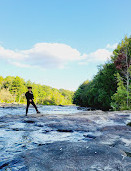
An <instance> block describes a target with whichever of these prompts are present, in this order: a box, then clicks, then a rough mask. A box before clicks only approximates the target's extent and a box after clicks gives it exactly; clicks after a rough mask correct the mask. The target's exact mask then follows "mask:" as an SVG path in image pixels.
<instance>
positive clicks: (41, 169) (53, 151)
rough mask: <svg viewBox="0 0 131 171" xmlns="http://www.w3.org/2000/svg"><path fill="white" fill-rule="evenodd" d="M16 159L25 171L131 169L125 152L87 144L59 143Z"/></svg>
mask: <svg viewBox="0 0 131 171" xmlns="http://www.w3.org/2000/svg"><path fill="white" fill-rule="evenodd" d="M19 159H20V160H22V162H20V160H19V163H23V167H22V168H23V169H24V170H25V171H26V170H29V171H104V170H106V171H130V170H131V158H130V157H127V156H126V154H125V153H124V152H122V151H119V150H118V149H117V148H114V147H109V146H106V145H98V144H95V143H89V142H73V143H72V142H67V141H62V142H54V143H50V144H45V145H43V146H41V147H38V148H36V149H34V150H28V151H26V152H25V153H24V154H23V155H22V156H21V157H20V156H19ZM14 163H15V162H14ZM16 163H17V161H16ZM12 168H13V166H12ZM22 168H21V170H23V169H22Z"/></svg>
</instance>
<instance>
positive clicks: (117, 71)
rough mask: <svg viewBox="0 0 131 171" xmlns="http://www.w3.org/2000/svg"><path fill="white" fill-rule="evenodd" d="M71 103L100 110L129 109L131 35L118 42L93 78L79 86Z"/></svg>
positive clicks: (130, 106)
mask: <svg viewBox="0 0 131 171" xmlns="http://www.w3.org/2000/svg"><path fill="white" fill-rule="evenodd" d="M73 103H74V104H76V105H80V106H87V107H89V106H90V107H94V108H96V109H102V110H109V109H114V110H127V109H131V37H129V38H128V37H125V38H124V39H123V40H122V42H121V43H119V44H118V46H117V48H116V49H115V50H114V51H113V55H112V56H111V60H110V61H108V62H107V63H106V64H104V65H101V66H99V68H98V73H97V74H96V75H95V77H94V78H93V80H91V81H88V80H87V81H85V82H84V83H83V84H82V85H80V86H79V88H78V90H77V91H76V92H75V94H74V98H73Z"/></svg>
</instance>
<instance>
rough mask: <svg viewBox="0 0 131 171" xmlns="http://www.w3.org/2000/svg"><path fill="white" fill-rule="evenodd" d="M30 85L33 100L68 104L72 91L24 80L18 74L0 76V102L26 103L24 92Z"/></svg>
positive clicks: (70, 101)
mask: <svg viewBox="0 0 131 171" xmlns="http://www.w3.org/2000/svg"><path fill="white" fill-rule="evenodd" d="M28 86H32V88H33V90H32V91H33V94H34V100H35V102H36V103H37V104H43V105H70V104H72V97H73V94H74V92H73V91H69V90H64V89H56V88H52V87H50V86H46V85H41V84H35V83H33V82H31V81H25V80H24V79H23V78H21V77H19V76H16V77H14V76H7V77H5V78H3V77H2V76H0V102H6V103H13V102H16V103H26V98H25V92H26V91H27V87H28Z"/></svg>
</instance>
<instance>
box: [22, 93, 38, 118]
mask: <svg viewBox="0 0 131 171" xmlns="http://www.w3.org/2000/svg"><path fill="white" fill-rule="evenodd" d="M25 96H26V99H27V106H26V115H27V113H28V108H29V106H30V103H31V104H32V105H33V106H34V108H35V110H36V111H37V113H38V112H39V111H38V109H37V107H36V105H35V103H34V101H33V99H34V95H33V92H32V91H31V93H30V92H29V91H27V92H26V93H25ZM30 100H32V101H31V102H30Z"/></svg>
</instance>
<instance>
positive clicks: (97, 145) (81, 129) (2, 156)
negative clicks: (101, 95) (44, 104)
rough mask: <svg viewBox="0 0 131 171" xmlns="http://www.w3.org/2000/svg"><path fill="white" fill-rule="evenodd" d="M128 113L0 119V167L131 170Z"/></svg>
mask: <svg viewBox="0 0 131 171" xmlns="http://www.w3.org/2000/svg"><path fill="white" fill-rule="evenodd" d="M130 120H131V111H125V112H103V111H98V110H97V111H83V112H79V113H70V114H67V113H66V114H60V113H59V114H39V115H38V114H37V115H36V114H30V115H29V116H27V117H25V116H24V115H4V116H1V117H0V169H1V170H8V171H10V170H11V171H16V170H20V171H26V170H27V171H28V170H29V171H104V170H105V171H131V127H130V126H128V125H127V123H128V122H130Z"/></svg>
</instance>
